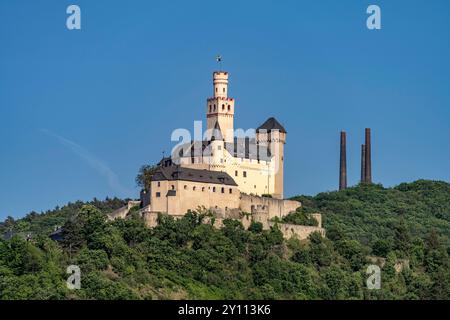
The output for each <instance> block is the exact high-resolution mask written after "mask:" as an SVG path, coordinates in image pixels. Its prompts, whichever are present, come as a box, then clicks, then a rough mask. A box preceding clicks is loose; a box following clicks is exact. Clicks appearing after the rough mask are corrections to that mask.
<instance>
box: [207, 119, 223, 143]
mask: <svg viewBox="0 0 450 320" xmlns="http://www.w3.org/2000/svg"><path fill="white" fill-rule="evenodd" d="M210 140H211V141H214V140H223V135H222V129H220V124H219V121H216V124H215V125H214V129H213V130H212V134H211V139H210Z"/></svg>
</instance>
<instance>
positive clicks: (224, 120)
mask: <svg viewBox="0 0 450 320" xmlns="http://www.w3.org/2000/svg"><path fill="white" fill-rule="evenodd" d="M213 88H214V92H213V97H212V98H209V99H208V100H207V104H206V118H207V130H209V131H211V130H214V128H215V127H216V123H218V125H219V127H220V129H221V130H222V135H223V138H224V140H225V142H230V143H232V142H233V141H234V99H233V98H228V72H225V71H215V72H214V73H213Z"/></svg>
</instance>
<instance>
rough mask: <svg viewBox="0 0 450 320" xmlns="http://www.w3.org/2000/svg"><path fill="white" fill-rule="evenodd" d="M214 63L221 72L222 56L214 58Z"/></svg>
mask: <svg viewBox="0 0 450 320" xmlns="http://www.w3.org/2000/svg"><path fill="white" fill-rule="evenodd" d="M216 61H217V63H218V64H219V67H220V70H222V56H221V55H220V54H219V55H217V56H216Z"/></svg>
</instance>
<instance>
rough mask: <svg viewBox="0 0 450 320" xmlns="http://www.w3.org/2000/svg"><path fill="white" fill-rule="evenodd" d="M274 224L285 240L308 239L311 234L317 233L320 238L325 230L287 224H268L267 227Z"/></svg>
mask: <svg viewBox="0 0 450 320" xmlns="http://www.w3.org/2000/svg"><path fill="white" fill-rule="evenodd" d="M275 224H277V225H278V228H279V229H280V231H281V233H282V234H283V237H284V238H286V239H290V238H297V239H299V240H305V239H308V237H309V235H310V234H311V233H313V232H319V233H320V234H321V235H322V237H324V236H325V229H323V228H320V227H312V226H300V225H296V224H288V223H275V222H271V221H270V222H269V226H270V227H273V226H275Z"/></svg>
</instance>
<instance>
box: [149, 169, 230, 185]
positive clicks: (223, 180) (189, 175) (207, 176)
mask: <svg viewBox="0 0 450 320" xmlns="http://www.w3.org/2000/svg"><path fill="white" fill-rule="evenodd" d="M165 180H168V181H175V180H182V181H192V182H202V183H214V184H224V185H229V186H237V184H236V182H235V181H234V179H233V178H232V177H231V176H230V175H229V174H228V173H226V172H221V171H210V170H199V169H192V168H185V167H180V166H169V167H159V168H158V169H157V170H156V172H155V174H154V175H153V177H152V181H165Z"/></svg>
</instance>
